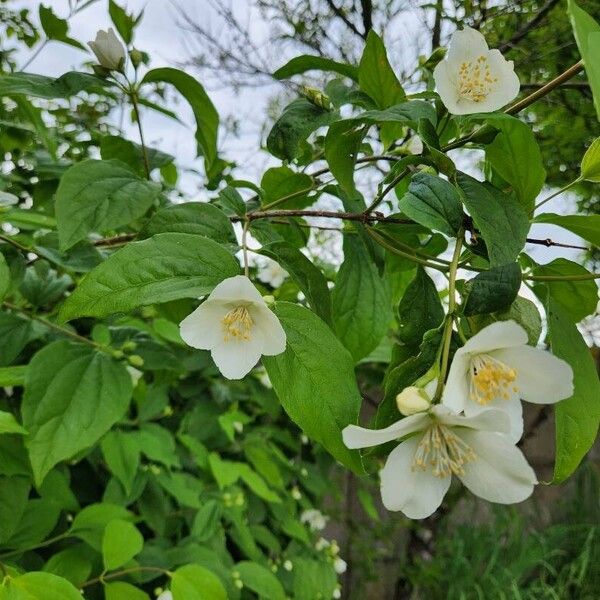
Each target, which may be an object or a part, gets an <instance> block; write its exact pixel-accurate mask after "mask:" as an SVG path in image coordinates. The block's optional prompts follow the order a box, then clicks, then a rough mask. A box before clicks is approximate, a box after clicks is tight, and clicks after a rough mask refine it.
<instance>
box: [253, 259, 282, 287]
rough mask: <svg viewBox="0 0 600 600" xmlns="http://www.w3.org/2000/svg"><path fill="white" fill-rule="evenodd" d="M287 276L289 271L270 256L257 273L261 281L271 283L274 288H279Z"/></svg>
mask: <svg viewBox="0 0 600 600" xmlns="http://www.w3.org/2000/svg"><path fill="white" fill-rule="evenodd" d="M261 267H262V268H261ZM287 276H288V272H287V271H286V270H285V269H284V268H283V267H282V266H281V265H280V264H279V263H278V262H276V261H274V260H271V259H270V258H269V259H266V262H265V263H264V264H263V265H261V266H260V267H259V270H258V275H257V277H258V279H259V280H260V281H262V282H263V283H267V284H269V285H270V286H271V287H273V288H278V287H279V286H280V285H281V284H282V283H283V282H284V281H285V280H286V278H287Z"/></svg>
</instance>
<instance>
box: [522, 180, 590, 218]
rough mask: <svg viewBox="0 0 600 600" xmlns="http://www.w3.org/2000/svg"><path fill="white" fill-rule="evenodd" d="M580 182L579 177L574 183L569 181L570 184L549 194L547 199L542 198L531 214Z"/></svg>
mask: <svg viewBox="0 0 600 600" xmlns="http://www.w3.org/2000/svg"><path fill="white" fill-rule="evenodd" d="M580 181H582V179H581V177H578V178H577V179H576V180H575V181H571V183H568V184H567V185H565V187H563V188H560V190H558V191H557V192H554V193H553V194H550V195H549V196H548V197H547V198H544V199H543V200H541V201H540V202H538V203H537V204H536V205H535V207H534V209H533V211H532V214H533V213H534V212H535V211H536V210H537V209H538V208H540V206H543V205H544V204H546V202H548V201H550V200H552V198H556V196H559V195H560V194H562V193H563V192H566V191H567V190H568V189H570V188H572V187H573V186H574V185H575V184H577V183H579V182H580Z"/></svg>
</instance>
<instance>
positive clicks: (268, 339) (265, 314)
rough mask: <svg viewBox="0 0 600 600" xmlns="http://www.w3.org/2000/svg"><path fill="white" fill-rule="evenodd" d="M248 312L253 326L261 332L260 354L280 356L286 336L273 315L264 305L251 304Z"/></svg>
mask: <svg viewBox="0 0 600 600" xmlns="http://www.w3.org/2000/svg"><path fill="white" fill-rule="evenodd" d="M248 310H249V312H250V317H252V320H253V321H254V326H255V327H256V328H258V329H260V330H261V332H262V335H263V338H264V345H263V350H262V353H263V354H266V355H267V356H275V355H276V354H281V353H282V352H283V351H284V350H285V342H286V335H285V331H284V330H283V327H282V326H281V323H280V322H279V319H278V318H277V316H276V315H275V313H274V312H273V311H272V310H271V309H270V308H268V307H267V306H265V305H264V304H263V305H262V306H261V305H259V304H253V305H252V306H250V307H249V309H248Z"/></svg>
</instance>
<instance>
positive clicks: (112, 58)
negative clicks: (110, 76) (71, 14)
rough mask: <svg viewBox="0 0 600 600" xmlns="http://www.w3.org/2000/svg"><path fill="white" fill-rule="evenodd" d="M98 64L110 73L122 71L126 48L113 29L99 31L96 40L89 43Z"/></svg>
mask: <svg viewBox="0 0 600 600" xmlns="http://www.w3.org/2000/svg"><path fill="white" fill-rule="evenodd" d="M88 45H89V47H90V48H91V49H92V52H93V53H94V54H95V55H96V58H97V59H98V62H99V63H100V64H101V65H102V66H103V67H104V68H105V69H109V70H110V71H120V70H121V69H122V68H123V65H124V64H125V48H123V44H121V42H120V41H119V38H118V37H117V36H116V35H115V32H114V31H113V29H112V28H109V30H108V31H102V30H100V31H98V33H97V34H96V39H95V40H94V41H93V42H88Z"/></svg>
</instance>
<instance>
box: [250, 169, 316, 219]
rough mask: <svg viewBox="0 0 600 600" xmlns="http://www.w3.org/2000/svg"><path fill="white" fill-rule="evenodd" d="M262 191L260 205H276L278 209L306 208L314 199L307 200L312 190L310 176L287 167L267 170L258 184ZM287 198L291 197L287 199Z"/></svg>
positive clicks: (312, 184)
mask: <svg viewBox="0 0 600 600" xmlns="http://www.w3.org/2000/svg"><path fill="white" fill-rule="evenodd" d="M260 187H261V188H262V189H263V197H262V204H263V206H266V205H271V204H272V205H273V207H275V205H277V206H278V207H279V208H298V209H301V208H306V207H307V206H310V205H311V204H312V203H313V202H314V201H315V199H314V198H308V194H309V192H310V191H312V189H313V188H314V182H313V179H312V177H310V175H306V173H297V172H296V171H292V169H290V168H289V167H273V168H271V169H267V170H266V171H265V174H264V175H263V177H262V180H261V182H260ZM288 196H291V197H290V198H289V199H288Z"/></svg>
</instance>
